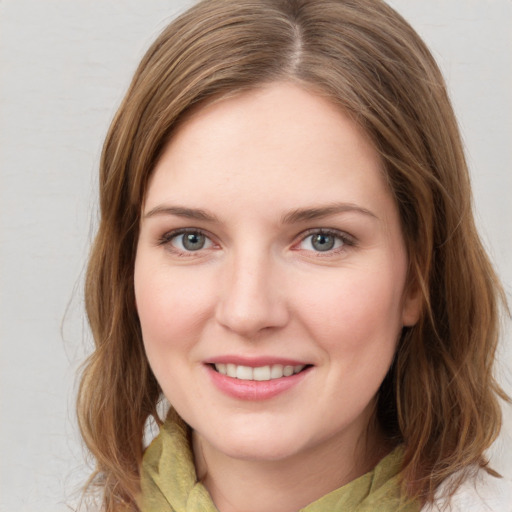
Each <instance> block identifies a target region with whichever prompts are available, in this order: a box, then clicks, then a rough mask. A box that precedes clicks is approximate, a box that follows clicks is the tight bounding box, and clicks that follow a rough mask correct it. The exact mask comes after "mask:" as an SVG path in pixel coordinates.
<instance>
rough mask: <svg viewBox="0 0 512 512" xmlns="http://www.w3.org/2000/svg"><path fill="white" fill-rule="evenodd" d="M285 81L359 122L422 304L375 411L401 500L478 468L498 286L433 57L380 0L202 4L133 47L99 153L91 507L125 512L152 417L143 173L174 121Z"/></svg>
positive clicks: (89, 416)
mask: <svg viewBox="0 0 512 512" xmlns="http://www.w3.org/2000/svg"><path fill="white" fill-rule="evenodd" d="M283 80H284V81H291V82H293V83H296V84H298V85H300V86H302V87H305V88H308V89H309V90H312V91H314V92H316V93H318V94H321V95H323V96H325V97H327V98H329V99H330V101H332V103H333V106H335V107H337V108H340V109H342V111H344V112H345V113H347V114H348V115H350V116H351V117H352V118H353V119H355V120H356V122H357V123H359V125H360V126H362V127H363V128H364V130H365V131H366V133H367V134H368V135H369V136H370V137H371V139H372V140H373V143H374V144H375V147H376V149H377V150H378V152H379V154H380V156H381V159H382V161H383V163H384V168H385V172H386V175H387V181H388V183H389V187H390V190H391V192H392V194H393V196H394V198H395V200H396V204H397V206H398V210H399V213H400V218H401V223H402V229H403V234H404V238H405V243H406V247H407V251H408V256H409V265H410V268H409V282H410V285H411V286H416V287H418V289H419V290H420V291H421V293H422V296H423V309H422V313H421V317H420V319H419V321H418V323H417V324H416V325H415V326H414V327H411V328H407V329H406V330H405V331H404V333H403V336H402V339H401V341H400V343H399V346H398V349H397V353H396V357H395V361H394V363H393V366H392V368H391V369H390V371H389V373H388V375H387V377H386V379H385V380H384V382H383V383H382V386H381V389H380V391H379V394H378V400H377V408H376V413H375V415H376V421H378V422H379V423H380V425H381V428H382V429H383V430H384V431H385V433H386V434H387V436H388V437H389V439H391V440H392V441H393V442H395V443H397V444H398V443H403V445H404V448H405V457H404V461H403V473H402V474H403V484H404V488H405V492H406V494H407V495H408V496H409V497H410V498H418V499H420V500H421V501H422V502H431V501H432V500H433V496H434V493H435V491H436V489H438V487H439V485H440V484H441V483H442V482H443V481H445V480H446V479H447V478H448V477H450V476H452V475H456V476H455V479H454V480H453V479H452V480H453V482H454V485H453V486H452V488H451V492H453V490H454V489H455V487H456V486H457V485H458V484H459V483H460V482H461V481H462V480H463V478H464V477H465V476H466V473H465V471H466V472H467V470H469V468H471V467H477V466H479V467H484V468H486V467H487V461H486V459H485V457H484V452H485V450H486V449H487V448H488V447H489V446H490V445H491V444H492V442H493V441H494V439H495V438H496V436H497V435H498V432H499V430H500V426H501V413H500V407H499V403H498V397H500V396H501V397H502V398H506V396H505V394H504V393H503V391H502V390H501V389H500V387H499V386H498V384H497V383H496V381H495V379H494V377H493V363H494V360H495V352H496V347H497V342H498V326H499V314H498V313H499V311H498V310H499V302H500V300H501V299H503V293H502V291H501V288H500V285H499V282H498V280H497V277H496V275H495V273H494V271H493V269H492V266H491V264H490V263H489V260H488V257H487V255H486V253H485V251H484V249H483V247H482V244H481V242H480V239H479V237H478V234H477V231H476V229H475V224H474V220H473V214H472V199H471V190H470V183H469V177H468V171H467V166H466V162H465V158H464V154H463V149H462V143H461V138H460V135H459V131H458V127H457V122H456V119H455V116H454V113H453V110H452V107H451V104H450V101H449V98H448V96H447V92H446V87H445V84H444V81H443V78H442V76H441V73H440V71H439V69H438V67H437V65H436V63H435V61H434V59H433V57H432V55H431V54H430V52H429V51H428V49H427V48H426V46H425V44H424V43H423V42H422V40H421V39H420V38H419V36H418V35H417V34H416V33H415V31H414V30H413V29H412V28H411V27H410V26H409V24H408V23H407V22H405V21H404V19H403V18H402V17H401V16H400V15H399V14H397V13H396V12H395V11H394V10H393V9H391V8H390V7H389V6H388V5H386V4H385V3H384V2H382V1H380V0H323V1H321V2H319V1H315V0H205V1H202V2H200V3H198V4H197V5H196V6H194V7H192V8H191V9H190V10H188V11H187V12H185V13H184V14H183V15H181V16H180V17H178V18H177V19H176V20H174V21H173V22H172V23H171V24H170V25H169V26H168V27H167V28H166V29H165V30H164V31H163V33H162V34H161V35H160V36H159V37H158V39H157V40H156V41H155V42H154V44H153V45H152V46H151V47H150V48H149V50H148V51H147V53H146V55H145V56H144V58H143V59H142V62H141V63H140V65H139V67H138V69H137V71H136V73H135V76H134V78H133V81H132V83H131V85H130V87H129V90H128V92H127V94H126V96H125V98H124V100H123V101H122V104H121V106H120V108H119V110H118V112H117V114H116V116H115V118H114V119H113V122H112V124H111V127H110V130H109V132H108V135H107V137H106V141H105V144H104V148H103V153H102V157H101V166H100V185H99V188H100V210H101V212H100V213H101V218H100V225H99V229H98V233H97V235H96V239H95V242H94V245H93V247H92V252H91V255H90V260H89V266H88V270H87V277H86V289H85V300H86V310H87V315H88V319H89V323H90V326H91V330H92V333H93V337H94V341H95V350H94V352H93V353H92V355H91V356H90V357H89V359H88V360H87V362H86V363H85V365H84V368H83V371H82V375H81V382H80V388H79V396H78V419H79V425H80V429H81V433H82V436H83V439H84V441H85V443H86V445H87V447H88V449H89V450H90V452H91V453H92V455H93V456H94V458H95V461H96V469H95V471H94V473H93V475H92V476H91V479H90V481H89V484H88V489H89V491H90V490H91V489H93V488H94V487H95V486H98V487H99V489H100V491H101V501H102V509H103V510H105V511H107V512H110V511H113V510H120V509H123V510H124V509H126V510H137V507H136V504H135V497H136V495H137V493H138V492H139V468H140V464H141V459H142V455H143V434H144V425H145V423H146V421H147V420H148V418H151V417H152V418H154V419H155V420H156V421H157V422H160V419H159V417H158V414H157V411H156V406H157V403H158V400H159V397H160V394H161V390H160V387H159V385H158V383H157V381H156V380H155V377H154V376H153V374H152V371H151V369H150V367H149V364H148V361H147V359H146V356H145V352H144V348H143V343H142V336H141V329H140V325H139V321H138V317H137V312H136V308H135V298H134V289H133V273H134V259H135V252H136V245H137V239H138V230H139V221H140V213H141V205H142V203H143V201H144V196H145V190H146V186H147V183H148V179H149V177H150V175H151V172H152V170H153V169H154V167H155V164H156V162H157V161H158V158H159V156H160V154H161V153H162V150H163V148H164V147H165V146H166V143H167V142H168V141H169V139H170V137H172V135H173V131H174V130H175V129H176V127H177V125H178V124H179V123H180V121H181V120H182V119H183V118H184V116H186V115H187V114H189V113H190V112H192V111H193V110H194V109H197V108H200V106H201V105H203V104H205V103H208V102H210V101H215V99H216V98H219V97H226V96H228V95H231V94H235V93H239V92H242V91H244V90H250V89H254V88H257V87H259V86H261V85H262V84H265V83H269V82H273V81H283ZM461 469H462V470H463V471H460V470H461ZM489 471H491V470H489Z"/></svg>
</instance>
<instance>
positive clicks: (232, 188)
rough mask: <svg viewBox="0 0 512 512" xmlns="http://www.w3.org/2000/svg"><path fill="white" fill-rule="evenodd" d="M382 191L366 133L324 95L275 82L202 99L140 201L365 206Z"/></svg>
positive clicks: (379, 170) (377, 159)
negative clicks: (202, 103) (210, 99)
mask: <svg viewBox="0 0 512 512" xmlns="http://www.w3.org/2000/svg"><path fill="white" fill-rule="evenodd" d="M386 196H389V191H388V189H387V184H386V181H385V179H384V176H383V171H382V165H381V160H380V157H379V154H378V153H377V151H376V150H375V148H374V146H373V144H372V143H371V141H370V139H369V137H368V136H367V134H366V133H365V132H364V131H363V130H362V128H360V127H359V126H358V125H357V124H356V123H355V122H354V121H353V120H352V119H351V118H350V117H348V116H347V115H345V114H344V113H343V112H342V111H341V110H340V109H339V108H338V107H336V106H335V105H334V104H333V103H332V102H330V101H329V100H328V99H326V98H323V97H321V96H319V95H317V94H314V93H312V92H310V91H307V90H305V89H303V88H301V87H298V86H297V85H293V84H290V83H275V84H270V85H267V86H265V87H262V88H260V89H257V90H252V91H248V92H243V93H241V94H238V95H236V96H232V97H229V98H225V99H221V100H219V101H216V102H214V103H211V104H208V105H206V106H204V107H202V108H200V109H199V110H197V111H195V112H194V113H193V114H191V115H190V116H188V118H187V119H186V120H185V121H184V122H183V123H182V124H181V125H180V126H179V128H178V129H177V130H176V132H175V133H174V135H173V137H172V139H171V140H170V142H169V143H168V145H167V147H166V148H165V150H164V152H163V154H162V157H161V158H160V160H159V162H158V164H157V166H156V168H155V170H154V172H153V175H152V177H151V180H150V184H149V188H148V194H147V197H146V202H147V203H148V204H147V206H148V207H154V204H155V203H156V202H162V201H173V202H176V201H178V202H180V201H183V200H184V199H186V200H187V201H192V202H194V201H204V200H207V201H209V202H210V203H213V204H214V203H215V202H218V203H219V206H226V205H227V203H229V204H235V203H236V204H238V205H239V206H242V205H243V203H244V201H245V203H246V205H245V207H247V206H250V204H249V203H251V202H252V201H253V200H254V199H258V198H259V200H260V202H261V200H262V199H263V198H266V199H267V202H268V203H270V204H273V205H275V204H281V205H282V206H283V208H293V207H294V206H296V203H297V201H299V202H318V201H323V202H329V201H330V202H339V201H345V200H346V201H351V202H354V201H356V202H363V203H371V202H374V201H375V200H379V199H382V198H383V197H384V198H385V197H386Z"/></svg>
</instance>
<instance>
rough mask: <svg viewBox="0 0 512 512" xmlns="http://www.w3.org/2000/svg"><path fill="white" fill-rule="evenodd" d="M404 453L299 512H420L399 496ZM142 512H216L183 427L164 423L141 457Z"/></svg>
mask: <svg viewBox="0 0 512 512" xmlns="http://www.w3.org/2000/svg"><path fill="white" fill-rule="evenodd" d="M402 455H403V450H402V449H401V448H400V447H399V448H396V449H395V450H393V451H392V452H391V453H390V454H389V455H387V456H386V457H384V458H383V459H382V460H381V461H380V462H379V463H378V464H377V465H376V466H375V467H374V468H373V469H372V470H371V471H370V472H368V473H366V474H364V475H363V476H361V477H359V478H357V479H355V480H353V481H352V482H350V483H348V484H346V485H344V486H343V487H340V488H339V489H336V490H335V491H332V492H330V493H329V494H326V495H325V496H323V497H322V498H320V499H319V500H317V501H315V502H313V503H311V504H310V505H308V506H307V507H305V508H303V509H301V511H300V512H375V511H379V512H397V511H400V512H419V510H420V506H419V504H418V503H417V502H413V503H411V502H409V503H406V502H405V499H404V498H403V496H402V494H401V492H400V483H399V471H400V463H401V460H402ZM141 487H142V493H141V496H140V498H139V501H138V505H139V507H140V509H141V510H142V512H217V508H216V507H215V504H214V503H213V501H212V499H211V497H210V495H209V493H208V491H207V490H206V488H205V487H204V485H203V484H201V483H200V482H198V481H197V478H196V471H195V467H194V459H193V456H192V451H191V449H190V443H189V439H188V435H187V429H186V427H185V426H183V425H180V424H179V423H176V422H174V421H167V422H166V423H165V424H164V425H163V427H162V428H161V430H160V434H159V435H158V437H157V438H156V439H155V440H154V441H153V442H152V443H151V445H150V446H149V448H148V449H147V450H146V452H145V454H144V458H143V461H142V470H141Z"/></svg>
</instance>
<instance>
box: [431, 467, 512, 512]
mask: <svg viewBox="0 0 512 512" xmlns="http://www.w3.org/2000/svg"><path fill="white" fill-rule="evenodd" d="M448 485H449V483H448ZM443 488H446V487H445V486H442V488H441V489H440V493H439V496H441V497H440V498H439V499H438V500H436V502H435V503H434V505H428V506H425V507H424V508H422V510H421V512H512V479H511V478H510V477H503V478H496V477H493V476H492V475H489V474H488V473H487V472H486V471H484V470H479V471H478V472H477V473H476V475H475V476H473V477H470V478H468V479H467V480H465V481H464V482H463V483H462V485H461V486H460V487H459V488H458V489H457V491H456V492H455V494H454V495H453V497H452V498H451V499H450V500H447V499H446V498H443V497H442V494H443Z"/></svg>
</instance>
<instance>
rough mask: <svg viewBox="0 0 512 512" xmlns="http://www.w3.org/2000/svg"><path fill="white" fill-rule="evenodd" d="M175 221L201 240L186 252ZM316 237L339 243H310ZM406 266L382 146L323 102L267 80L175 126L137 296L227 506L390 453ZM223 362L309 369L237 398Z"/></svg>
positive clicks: (330, 482)
mask: <svg viewBox="0 0 512 512" xmlns="http://www.w3.org/2000/svg"><path fill="white" fill-rule="evenodd" d="M177 208H179V209H177ZM197 210H201V212H202V213H204V212H206V213H207V217H205V216H204V215H203V217H200V216H198V213H197ZM305 211H307V212H308V214H305V213H304V212H305ZM299 212H302V214H301V213H299ZM183 228H187V229H192V230H195V231H196V232H200V233H204V234H205V235H206V237H207V238H205V239H204V240H205V245H204V246H203V248H200V249H199V250H194V251H190V250H189V251H187V250H185V248H184V246H183V236H182V235H180V234H179V232H178V233H177V232H176V230H180V229H183ZM319 230H330V231H332V232H333V233H331V234H330V236H333V237H334V238H333V240H335V245H334V247H333V248H332V249H331V250H327V251H319V250H318V244H317V245H314V244H313V243H312V242H313V238H312V234H313V235H315V234H318V232H319ZM407 263H408V262H407V255H406V251H405V247H404V241H403V236H402V233H401V228H400V220H399V216H398V212H397V208H396V205H395V204H394V201H393V198H392V196H391V193H390V191H389V189H388V186H387V185H386V181H385V178H384V175H383V170H382V165H381V161H380V159H379V156H378V154H377V152H376V150H375V149H374V147H373V146H372V144H371V143H370V141H369V139H368V138H367V136H366V134H365V133H364V132H363V131H362V130H361V129H360V128H359V127H358V126H357V125H356V124H355V123H354V122H353V121H351V120H350V119H349V118H348V117H347V116H346V115H345V114H343V113H342V112H341V111H340V110H338V109H337V108H336V107H334V106H333V105H332V104H331V103H330V102H329V101H328V100H326V99H325V98H322V97H320V96H318V95H316V94H314V93H312V92H309V91H307V90H305V89H303V88H300V87H299V86H297V85H293V84H290V83H273V84H270V85H266V86H264V87H262V88H260V89H258V90H255V91H251V92H244V93H242V94H240V95H237V96H234V97H230V98H227V99H224V100H220V101H217V102H215V103H213V104H210V105H208V106H206V107H203V108H201V109H200V110H199V111H198V112H196V113H194V114H193V115H192V116H191V117H190V118H189V119H188V120H187V121H186V122H185V123H184V124H182V125H181V126H180V128H179V129H178V130H177V132H176V133H175V135H174V137H173V138H172V140H171V141H170V143H169V144H168V146H167V147H166V149H165V151H164V153H163V155H162V157H161V159H160V161H159V162H158V164H157V166H156V168H155V170H154V173H153V175H152V177H151V180H150V183H149V187H148V191H147V196H146V198H145V204H144V207H143V216H142V221H141V226H140V238H139V242H138V248H137V256H136V263H135V277H134V279H135V294H136V301H137V308H138V314H139V317H140V322H141V326H142V333H143V338H144V344H145V349H146V352H147V356H148V359H149V362H150V364H151V367H152V369H153V372H154V374H155V376H156V378H157V380H158V382H159V383H160V385H161V387H162V390H163V392H164V394H165V395H166V397H167V398H168V400H169V401H170V403H171V404H172V405H173V406H174V407H175V409H176V410H177V411H178V413H179V414H180V415H181V416H182V418H183V419H184V420H185V421H186V422H187V423H188V424H189V425H190V426H191V427H192V429H193V443H194V454H195V458H196V467H197V472H198V477H199V478H200V479H202V480H203V481H204V483H205V485H206V487H207V488H208V490H209V491H210V493H211V495H212V497H213V499H214V501H215V503H216V505H217V507H218V508H219V510H221V511H222V512H230V511H235V510H238V511H240V510H243V511H244V512H251V511H263V510H265V511H266V512H269V511H270V512H271V511H274V510H275V511H280V512H283V511H285V512H286V511H288V510H289V511H293V510H297V509H298V508H300V507H303V506H305V505H307V504H308V503H310V502H312V501H314V500H315V499H317V498H319V497H321V496H322V495H324V494H326V493H327V492H329V491H331V490H333V489H336V488H338V487H340V486H341V485H344V484H345V483H347V482H349V481H351V480H353V479H354V478H356V477H358V476H360V475H362V474H363V473H365V472H366V471H368V470H369V469H371V468H372V467H373V466H374V465H375V463H376V462H378V460H379V459H380V458H381V457H382V456H383V455H384V454H385V453H386V452H387V451H388V450H389V447H388V446H386V444H385V442H384V441H383V439H382V436H381V435H380V432H379V430H378V428H377V429H371V430H368V428H367V427H368V425H369V422H370V420H371V418H372V412H373V407H374V405H375V395H376V393H377V391H378V388H379V386H380V384H381V382H382V380H383V378H384V376H385V375H386V372H387V371H388V369H389V366H390V364H391V362H392V358H393V355H394V352H395V349H396V344H397V341H398V339H399V336H400V332H401V329H402V326H404V325H412V324H414V323H415V322H416V321H417V318H418V313H419V300H418V297H417V295H416V294H413V293H410V292H407V286H406V278H407ZM225 355H237V356H241V357H245V358H249V360H252V359H251V358H255V357H264V358H280V357H284V358H293V359H294V360H297V361H300V362H304V363H307V364H308V365H310V366H309V367H308V368H309V369H308V371H307V372H306V373H305V374H304V376H303V377H302V378H301V379H300V380H299V381H298V383H297V384H295V385H294V386H292V387H291V388H289V389H287V390H286V391H285V392H282V393H279V394H278V395H277V396H274V397H272V398H269V399H264V400H246V399H239V398H236V397H232V396H229V395H227V394H226V393H224V392H223V391H221V390H219V388H218V387H217V386H216V385H214V383H213V381H212V378H211V372H212V371H213V370H212V368H211V366H209V365H208V364H206V363H207V362H211V361H215V360H216V358H217V359H218V358H222V357H223V356H225ZM247 496H251V500H247Z"/></svg>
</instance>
